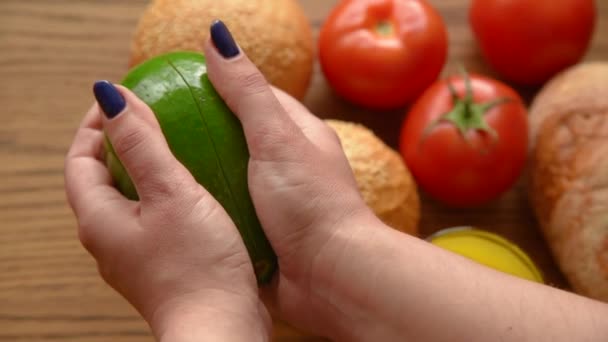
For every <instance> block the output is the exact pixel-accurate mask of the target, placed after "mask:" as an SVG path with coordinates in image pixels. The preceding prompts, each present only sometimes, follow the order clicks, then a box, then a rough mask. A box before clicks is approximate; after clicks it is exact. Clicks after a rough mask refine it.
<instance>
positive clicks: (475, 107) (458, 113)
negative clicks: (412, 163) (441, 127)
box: [422, 69, 511, 142]
mask: <svg viewBox="0 0 608 342" xmlns="http://www.w3.org/2000/svg"><path fill="white" fill-rule="evenodd" d="M461 72H462V78H463V80H464V85H465V94H464V97H463V98H461V97H460V95H458V93H457V92H456V89H454V86H453V85H452V83H451V82H450V81H447V87H448V89H449V91H450V94H451V95H452V102H453V103H454V106H453V107H452V109H451V110H450V111H448V112H447V113H445V114H443V115H442V116H440V117H439V118H438V119H437V120H435V121H434V122H432V123H431V124H430V125H428V126H427V127H426V129H425V132H424V134H423V139H422V141H424V138H425V137H426V136H428V135H429V134H430V132H431V131H432V130H433V129H434V128H435V127H437V125H438V124H440V123H442V122H449V123H451V124H453V125H454V126H456V128H457V129H458V132H460V135H461V136H462V138H463V139H464V140H465V141H468V140H467V139H466V133H467V132H468V131H469V130H477V131H481V132H484V133H486V134H488V135H489V136H490V137H491V138H492V140H493V141H494V142H496V141H497V140H498V139H499V137H498V134H497V133H496V130H494V129H493V128H492V127H490V125H489V124H488V122H487V121H486V119H485V115H486V114H487V113H488V112H489V111H490V110H491V109H493V108H494V107H496V106H498V105H501V104H504V103H506V102H509V101H511V99H510V98H507V97H501V98H497V99H493V100H490V101H487V102H483V103H475V102H473V88H472V86H471V79H470V78H469V74H468V73H467V72H466V70H464V69H462V71H461Z"/></svg>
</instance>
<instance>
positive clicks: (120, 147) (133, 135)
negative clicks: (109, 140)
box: [113, 129, 147, 159]
mask: <svg viewBox="0 0 608 342" xmlns="http://www.w3.org/2000/svg"><path fill="white" fill-rule="evenodd" d="M146 140H147V136H146V134H145V132H144V131H143V130H141V129H126V130H122V131H120V132H119V133H118V134H117V135H116V137H115V139H114V142H113V147H114V150H115V151H116V153H117V154H118V155H119V156H120V157H121V158H122V159H131V158H132V157H133V156H134V155H136V154H138V153H139V152H140V151H141V148H142V146H145V145H146Z"/></svg>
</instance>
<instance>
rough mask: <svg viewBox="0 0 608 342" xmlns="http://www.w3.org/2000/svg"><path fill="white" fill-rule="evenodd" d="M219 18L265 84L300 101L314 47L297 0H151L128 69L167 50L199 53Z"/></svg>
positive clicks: (309, 76)
mask: <svg viewBox="0 0 608 342" xmlns="http://www.w3.org/2000/svg"><path fill="white" fill-rule="evenodd" d="M215 19H221V20H222V21H224V22H225V23H226V25H227V26H228V27H229V29H230V31H231V32H232V34H233V36H234V38H235V40H236V42H237V43H238V44H239V46H240V47H241V48H242V49H243V51H245V53H246V54H247V55H248V56H249V58H250V59H251V60H252V62H253V63H254V64H255V65H256V66H257V67H258V68H259V69H260V70H261V72H262V74H264V76H266V78H267V79H268V81H269V82H270V83H271V84H273V85H275V86H276V87H277V88H280V89H282V90H284V91H286V92H287V93H289V94H290V95H292V96H293V97H296V98H298V99H302V98H303V97H304V95H305V93H306V90H307V88H308V85H309V83H310V80H311V77H312V69H313V59H314V45H313V44H314V43H313V36H312V29H311V27H310V23H309V21H308V18H307V17H306V14H305V13H304V11H303V10H302V8H301V7H300V5H299V3H298V2H297V1H296V0H230V1H214V0H171V1H169V0H155V1H153V2H152V3H151V4H150V5H148V7H147V8H146V9H145V11H144V12H143V13H142V15H141V17H140V19H139V22H138V24H137V27H136V29H135V33H134V35H133V39H132V42H131V57H130V62H129V64H130V65H131V66H133V65H136V64H139V63H141V62H142V61H144V60H146V59H148V58H150V57H153V56H156V55H159V54H162V53H166V52H170V51H176V50H189V51H201V52H202V51H203V45H204V43H205V41H206V40H207V39H208V37H209V25H210V24H211V23H212V21H213V20H215Z"/></svg>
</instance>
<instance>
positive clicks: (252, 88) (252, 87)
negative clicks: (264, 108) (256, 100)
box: [236, 71, 270, 95]
mask: <svg viewBox="0 0 608 342" xmlns="http://www.w3.org/2000/svg"><path fill="white" fill-rule="evenodd" d="M236 82H237V83H238V84H239V85H240V86H241V87H242V89H243V90H244V92H245V93H246V95H251V94H259V93H261V92H264V91H267V90H270V88H269V87H268V82H267V81H266V78H265V77H264V75H262V73H260V72H258V71H252V72H247V73H242V74H239V75H237V76H236Z"/></svg>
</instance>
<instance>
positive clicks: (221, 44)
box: [210, 20, 239, 58]
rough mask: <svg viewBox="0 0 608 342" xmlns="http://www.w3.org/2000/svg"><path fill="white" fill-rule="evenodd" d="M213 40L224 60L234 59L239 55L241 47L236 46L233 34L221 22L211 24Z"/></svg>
mask: <svg viewBox="0 0 608 342" xmlns="http://www.w3.org/2000/svg"><path fill="white" fill-rule="evenodd" d="M210 31H211V40H212V41H213V45H215V48H216V49H217V51H219V53H220V54H221V55H222V56H224V58H232V57H234V56H236V55H238V54H239V47H238V46H236V43H235V42H234V38H232V34H231V33H230V31H229V30H228V28H227V27H226V25H225V24H224V22H222V21H221V20H215V21H214V22H213V23H212V24H211V29H210Z"/></svg>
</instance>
